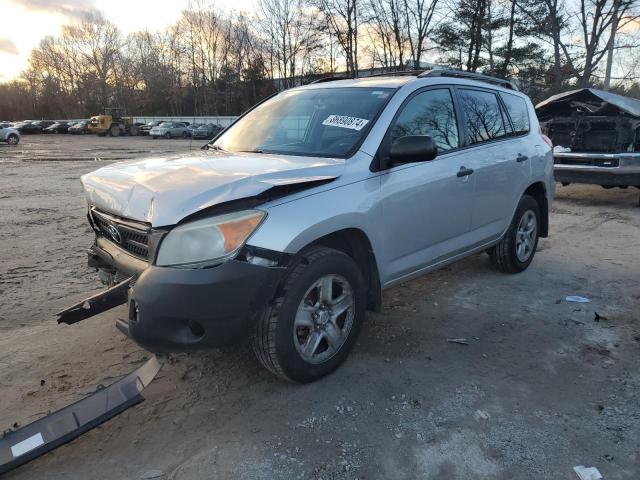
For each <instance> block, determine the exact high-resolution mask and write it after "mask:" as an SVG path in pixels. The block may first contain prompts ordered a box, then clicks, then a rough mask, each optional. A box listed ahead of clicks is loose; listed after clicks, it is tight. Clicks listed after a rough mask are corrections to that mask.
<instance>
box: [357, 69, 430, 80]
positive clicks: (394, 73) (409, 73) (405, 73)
mask: <svg viewBox="0 0 640 480" xmlns="http://www.w3.org/2000/svg"><path fill="white" fill-rule="evenodd" d="M424 72H425V71H424V70H396V71H391V72H383V73H374V74H373V75H367V76H364V75H363V76H362V77H359V78H372V77H408V76H418V75H420V74H421V73H424Z"/></svg>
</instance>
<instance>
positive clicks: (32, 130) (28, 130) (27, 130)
mask: <svg viewBox="0 0 640 480" xmlns="http://www.w3.org/2000/svg"><path fill="white" fill-rule="evenodd" d="M15 128H16V130H18V131H19V132H20V133H21V134H23V135H25V134H36V133H42V127H41V126H40V125H39V124H38V123H36V122H20V123H18V124H17V125H16V126H15Z"/></svg>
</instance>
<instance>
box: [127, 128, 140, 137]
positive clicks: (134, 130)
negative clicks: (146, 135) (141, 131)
mask: <svg viewBox="0 0 640 480" xmlns="http://www.w3.org/2000/svg"><path fill="white" fill-rule="evenodd" d="M129 135H131V136H132V137H137V136H138V126H137V125H131V127H129Z"/></svg>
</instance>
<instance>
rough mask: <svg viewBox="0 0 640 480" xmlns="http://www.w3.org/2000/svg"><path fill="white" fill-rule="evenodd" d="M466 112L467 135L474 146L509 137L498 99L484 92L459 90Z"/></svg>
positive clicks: (491, 93) (461, 102) (463, 108)
mask: <svg viewBox="0 0 640 480" xmlns="http://www.w3.org/2000/svg"><path fill="white" fill-rule="evenodd" d="M458 95H459V98H460V104H461V106H462V110H463V111H464V116H465V119H466V121H465V123H466V127H467V135H468V136H469V141H470V142H471V143H472V144H475V143H482V142H487V141H490V140H495V139H498V138H502V137H504V136H506V135H507V131H506V129H505V125H504V119H503V117H502V111H501V108H500V104H499V103H498V97H496V94H495V93H493V92H488V91H484V90H467V89H460V90H458Z"/></svg>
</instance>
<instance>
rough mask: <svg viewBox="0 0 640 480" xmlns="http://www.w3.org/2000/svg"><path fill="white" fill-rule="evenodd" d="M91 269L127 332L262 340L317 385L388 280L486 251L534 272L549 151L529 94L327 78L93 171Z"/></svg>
mask: <svg viewBox="0 0 640 480" xmlns="http://www.w3.org/2000/svg"><path fill="white" fill-rule="evenodd" d="M82 184H83V187H84V190H85V192H86V198H87V202H88V218H89V221H90V223H91V225H92V227H93V229H94V231H95V243H94V244H93V246H92V247H91V248H90V250H89V265H90V266H92V267H95V268H97V269H98V270H99V271H100V275H101V277H102V278H103V279H104V280H105V281H106V282H110V283H111V284H112V286H111V288H110V289H109V290H106V291H105V292H104V293H101V294H99V295H97V296H95V297H92V298H90V299H88V300H87V301H84V302H81V303H80V304H78V305H75V306H74V307H71V308H70V309H67V310H65V311H63V312H61V313H60V318H59V321H61V322H65V323H73V322H76V321H79V320H82V319H84V318H87V317H88V316H91V315H94V314H96V313H99V312H100V311H104V310H106V309H107V308H110V307H113V306H115V305H118V304H122V303H125V302H126V303H127V304H128V320H126V321H123V320H120V321H118V323H117V326H118V328H119V329H120V330H121V331H123V332H125V333H126V334H128V335H129V336H130V337H131V338H133V339H134V340H135V341H136V342H138V343H139V344H140V345H142V346H143V347H145V348H147V349H149V350H151V351H158V352H166V351H184V350H192V349H200V348H210V347H218V346H222V345H226V344H230V343H233V342H237V341H241V340H242V339H244V338H247V337H248V338H250V339H251V342H252V344H253V348H254V351H255V353H256V356H257V357H258V359H259V360H260V362H262V364H263V365H264V366H265V367H266V368H267V369H269V370H270V371H272V372H273V373H275V374H276V375H279V376H281V377H283V378H285V379H288V380H291V381H296V382H309V381H313V380H315V379H318V378H320V377H322V376H324V375H326V374H328V373H329V372H331V371H333V370H334V369H335V368H336V367H338V365H340V364H341V362H343V361H344V359H345V357H346V356H347V355H348V353H349V351H350V350H351V349H352V348H353V346H354V343H355V342H356V338H357V336H358V332H359V331H360V328H361V326H362V323H363V320H364V318H365V312H366V311H367V310H372V311H379V310H380V308H381V303H382V291H383V290H385V289H387V288H389V287H392V286H393V285H397V284H399V283H401V282H405V281H407V280H409V279H412V278H414V277H416V276H419V275H422V274H424V273H426V272H428V271H430V270H433V269H436V268H439V267H442V266H443V265H446V264H448V263H451V262H453V261H456V260H459V259H462V258H464V257H466V256H469V255H472V254H475V253H479V252H485V251H486V252H488V254H489V256H490V259H491V262H492V263H493V265H494V266H495V267H496V268H497V269H498V270H501V271H503V272H507V273H517V272H521V271H523V270H525V269H526V268H527V267H528V266H529V264H530V263H531V261H532V260H533V257H534V254H535V252H536V246H537V244H538V238H539V237H545V236H546V235H547V232H548V228H549V226H548V225H549V222H548V212H549V206H550V202H551V200H552V198H553V194H554V189H555V186H554V182H553V157H552V149H551V145H550V141H549V139H547V138H546V137H544V136H543V135H542V134H541V131H540V127H539V124H538V121H537V119H536V115H535V112H534V109H533V106H532V104H531V102H530V100H529V99H528V98H527V96H525V95H524V94H522V93H520V92H518V91H517V89H516V88H515V86H513V85H512V84H511V83H510V82H508V81H505V80H500V79H496V78H492V77H486V76H482V75H473V74H466V73H462V72H456V71H441V70H434V71H428V72H424V73H421V74H411V75H396V76H393V75H389V76H381V77H370V78H362V79H352V80H336V79H326V80H322V81H318V82H315V83H313V84H311V85H307V86H304V87H300V88H294V89H291V90H287V91H285V92H282V93H280V94H278V95H276V96H273V97H271V98H269V99H267V100H266V101H264V102H262V103H260V104H258V105H257V106H255V107H254V108H253V109H251V110H250V111H248V112H246V113H245V114H244V115H242V116H241V117H240V118H239V119H238V120H236V122H235V123H234V124H233V125H232V126H230V127H229V128H227V129H226V130H225V131H224V132H222V133H221V134H220V135H218V136H217V137H216V138H215V139H213V140H212V141H211V142H210V143H208V144H207V145H205V147H204V148H203V150H202V151H199V152H198V153H193V152H189V153H186V154H183V155H178V156H172V157H164V156H163V157H156V158H147V159H143V160H138V161H131V162H123V163H115V164H112V165H109V166H106V167H103V168H101V169H99V170H97V171H95V172H93V173H89V174H87V175H85V176H83V177H82Z"/></svg>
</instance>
